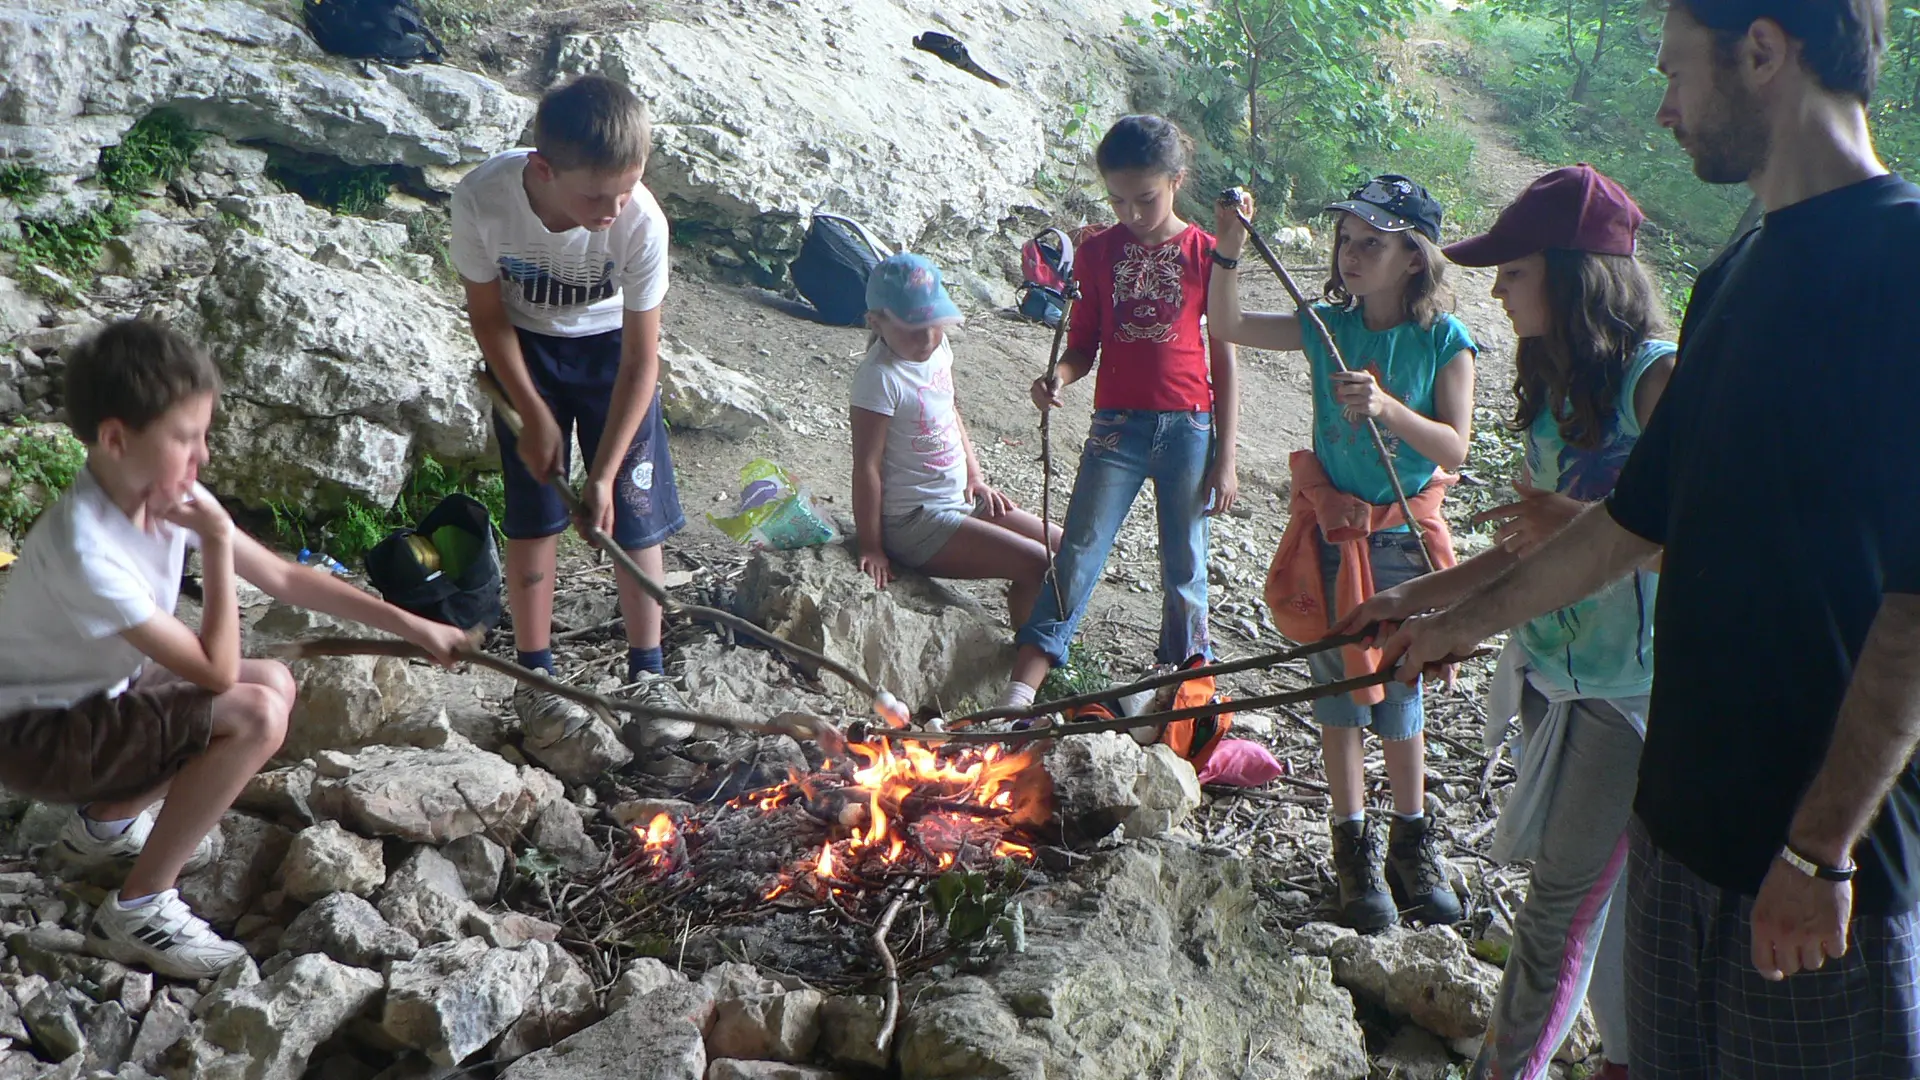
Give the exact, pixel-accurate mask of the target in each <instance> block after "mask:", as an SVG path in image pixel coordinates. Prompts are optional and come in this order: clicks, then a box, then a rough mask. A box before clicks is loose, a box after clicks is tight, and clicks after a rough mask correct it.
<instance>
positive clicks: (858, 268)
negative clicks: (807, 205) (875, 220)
mask: <svg viewBox="0 0 1920 1080" xmlns="http://www.w3.org/2000/svg"><path fill="white" fill-rule="evenodd" d="M891 254H893V253H892V252H891V251H888V250H887V248H886V245H884V244H882V243H880V242H879V241H878V240H875V239H874V238H873V235H872V234H871V233H869V232H867V228H866V226H864V225H862V224H860V223H859V222H857V221H855V220H853V219H852V218H844V217H840V216H839V215H837V214H815V215H813V220H812V221H810V222H808V224H807V235H806V238H805V239H804V240H802V241H800V257H799V258H797V259H795V260H793V262H791V263H789V264H787V272H788V273H790V274H792V275H793V287H794V288H796V289H798V290H800V295H801V296H804V297H806V298H807V302H808V303H810V304H812V305H813V309H814V310H815V311H817V312H819V313H820V318H821V321H823V322H829V323H833V324H834V325H836V326H860V325H862V324H864V323H865V322H866V321H867V275H869V274H871V273H873V268H874V267H876V266H878V265H880V260H881V259H884V258H886V257H887V256H888V255H891Z"/></svg>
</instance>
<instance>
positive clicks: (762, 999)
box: [707, 987, 824, 1062]
mask: <svg viewBox="0 0 1920 1080" xmlns="http://www.w3.org/2000/svg"><path fill="white" fill-rule="evenodd" d="M823 1000H824V996H823V995H822V994H821V993H820V991H818V990H815V989H813V988H811V987H803V988H801V989H799V990H786V989H784V988H783V989H780V990H779V991H778V992H775V993H751V994H745V995H741V996H738V997H731V996H726V997H721V998H720V999H719V1000H718V1001H716V1002H715V1003H714V1008H713V1031H712V1032H711V1033H709V1034H708V1036H707V1052H708V1053H710V1054H712V1055H713V1056H715V1057H727V1058H749V1059H769V1060H773V1061H793V1062H799V1061H806V1060H808V1059H809V1058H811V1057H812V1056H813V1048H814V1044H815V1043H817V1042H818V1041H819V1039H820V1003H821V1002H822V1001H823Z"/></svg>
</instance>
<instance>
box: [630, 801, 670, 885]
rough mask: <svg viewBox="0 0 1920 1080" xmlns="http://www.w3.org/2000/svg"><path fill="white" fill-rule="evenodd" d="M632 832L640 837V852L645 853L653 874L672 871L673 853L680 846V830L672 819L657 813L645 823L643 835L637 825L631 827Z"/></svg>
mask: <svg viewBox="0 0 1920 1080" xmlns="http://www.w3.org/2000/svg"><path fill="white" fill-rule="evenodd" d="M633 831H634V835H636V836H639V837H640V839H641V845H640V850H641V851H643V852H645V854H646V856H647V860H648V862H649V863H651V864H652V866H653V872H654V873H655V874H664V873H666V872H668V871H670V870H672V869H673V864H674V860H675V851H676V849H677V848H678V847H679V846H680V845H679V840H680V830H679V829H677V828H675V827H674V824H673V818H671V817H668V816H667V815H666V813H664V812H662V813H658V814H655V815H654V816H653V820H652V821H650V822H648V823H647V831H646V832H645V833H644V834H643V833H641V832H640V827H639V826H638V825H636V826H634V827H633Z"/></svg>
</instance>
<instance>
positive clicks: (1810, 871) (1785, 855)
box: [1780, 844, 1858, 881]
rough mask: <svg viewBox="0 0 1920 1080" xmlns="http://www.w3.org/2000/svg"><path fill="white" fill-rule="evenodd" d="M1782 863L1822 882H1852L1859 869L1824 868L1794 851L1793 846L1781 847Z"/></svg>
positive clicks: (1850, 867) (1848, 867) (1847, 867)
mask: <svg viewBox="0 0 1920 1080" xmlns="http://www.w3.org/2000/svg"><path fill="white" fill-rule="evenodd" d="M1780 861H1781V862H1784V863H1786V864H1787V865H1788V866H1791V867H1793V868H1794V869H1795V870H1798V871H1800V872H1801V873H1803V874H1805V875H1807V876H1808V877H1811V878H1819V879H1820V880H1821V881H1852V880H1853V872H1854V871H1855V870H1856V869H1858V867H1854V866H1844V867H1841V866H1824V865H1822V864H1820V863H1817V862H1814V861H1813V860H1812V859H1809V858H1807V857H1806V856H1805V855H1802V854H1800V853H1799V852H1797V851H1795V850H1793V845H1792V844H1784V845H1782V846H1781V848H1780Z"/></svg>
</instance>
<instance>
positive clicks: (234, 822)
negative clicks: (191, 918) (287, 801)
mask: <svg viewBox="0 0 1920 1080" xmlns="http://www.w3.org/2000/svg"><path fill="white" fill-rule="evenodd" d="M220 831H221V834H222V836H223V838H224V845H223V848H222V851H221V853H220V857H219V858H217V859H215V860H214V861H213V862H212V863H210V864H208V865H207V866H205V867H203V868H202V869H200V870H196V871H194V872H193V873H191V874H188V875H186V876H185V877H182V878H181V879H180V899H182V900H185V901H186V902H187V906H188V907H190V908H192V909H193V912H194V914H196V915H198V916H200V917H201V918H203V919H205V920H207V921H208V922H210V923H212V924H213V925H215V926H216V927H219V928H221V929H222V930H231V929H232V928H233V924H234V923H236V922H238V921H239V920H240V916H242V915H245V914H246V913H247V912H248V911H250V910H252V909H253V906H254V904H255V903H256V902H257V901H259V900H260V898H261V897H263V896H264V895H266V893H267V891H268V890H269V889H271V888H273V878H274V874H275V873H277V872H278V871H279V869H280V867H281V865H282V864H284V863H285V862H286V861H287V850H288V849H289V848H291V847H292V846H293V833H292V832H291V831H290V830H288V829H286V828H284V827H282V826H279V825H275V824H274V823H273V822H271V821H266V820H264V819H262V818H257V817H254V816H253V815H251V814H242V813H238V812H236V811H232V810H229V811H227V813H226V814H225V815H224V816H222V817H221V819H220Z"/></svg>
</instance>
